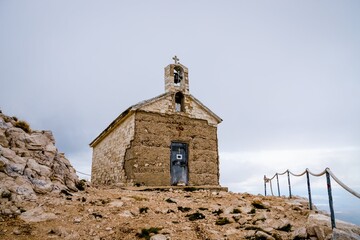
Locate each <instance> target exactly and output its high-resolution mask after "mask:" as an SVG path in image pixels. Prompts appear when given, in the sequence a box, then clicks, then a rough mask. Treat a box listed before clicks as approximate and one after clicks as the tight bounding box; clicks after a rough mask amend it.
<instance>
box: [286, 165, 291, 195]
mask: <svg viewBox="0 0 360 240" xmlns="http://www.w3.org/2000/svg"><path fill="white" fill-rule="evenodd" d="M287 176H288V185H289V198H291V184H290V172H289V170H287Z"/></svg>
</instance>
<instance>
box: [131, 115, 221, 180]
mask: <svg viewBox="0 0 360 240" xmlns="http://www.w3.org/2000/svg"><path fill="white" fill-rule="evenodd" d="M135 126H136V127H135V136H134V139H133V141H132V142H131V146H130V147H129V148H128V150H127V151H126V155H125V173H126V176H127V178H128V180H129V181H131V182H132V183H134V184H144V185H148V186H154V185H169V184H170V144H171V142H172V141H179V142H184V143H187V144H188V150H189V161H188V163H189V166H188V169H189V185H219V161H218V150H217V149H218V148H217V128H216V127H214V126H211V125H209V124H208V122H207V121H204V120H199V119H191V118H189V117H186V116H183V115H167V114H159V113H150V112H145V111H137V112H136V117H135Z"/></svg>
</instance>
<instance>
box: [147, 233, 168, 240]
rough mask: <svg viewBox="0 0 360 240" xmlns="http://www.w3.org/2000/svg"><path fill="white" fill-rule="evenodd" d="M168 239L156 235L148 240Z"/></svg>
mask: <svg viewBox="0 0 360 240" xmlns="http://www.w3.org/2000/svg"><path fill="white" fill-rule="evenodd" d="M167 239H168V238H167V237H166V236H165V235H163V234H156V235H154V236H152V237H151V238H150V240H167Z"/></svg>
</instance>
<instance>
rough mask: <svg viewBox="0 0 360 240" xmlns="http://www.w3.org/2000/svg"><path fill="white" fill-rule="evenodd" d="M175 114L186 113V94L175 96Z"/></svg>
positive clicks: (178, 93) (179, 93)
mask: <svg viewBox="0 0 360 240" xmlns="http://www.w3.org/2000/svg"><path fill="white" fill-rule="evenodd" d="M175 112H184V94H182V93H181V92H177V93H176V94H175Z"/></svg>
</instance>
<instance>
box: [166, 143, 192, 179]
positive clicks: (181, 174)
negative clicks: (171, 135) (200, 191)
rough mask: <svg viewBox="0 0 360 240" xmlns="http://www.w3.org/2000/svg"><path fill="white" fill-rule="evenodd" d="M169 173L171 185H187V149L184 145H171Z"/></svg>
mask: <svg viewBox="0 0 360 240" xmlns="http://www.w3.org/2000/svg"><path fill="white" fill-rule="evenodd" d="M170 172H171V185H187V184H188V149H187V144H186V143H180V142H172V143H171V157H170Z"/></svg>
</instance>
